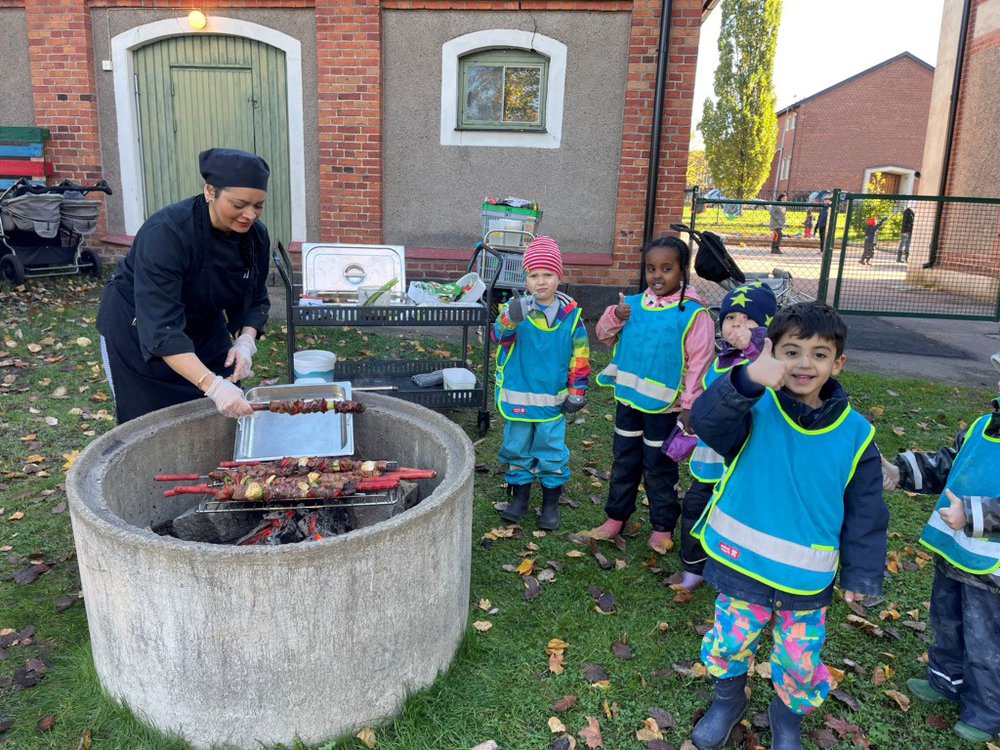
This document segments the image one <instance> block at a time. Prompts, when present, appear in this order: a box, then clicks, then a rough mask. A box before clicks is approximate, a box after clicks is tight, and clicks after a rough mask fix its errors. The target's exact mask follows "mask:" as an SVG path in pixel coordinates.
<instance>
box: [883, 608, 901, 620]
mask: <svg viewBox="0 0 1000 750" xmlns="http://www.w3.org/2000/svg"><path fill="white" fill-rule="evenodd" d="M902 618H903V616H902V615H901V614H900V613H899V612H897V611H896V610H894V609H883V610H882V613H881V614H880V615H879V616H878V619H880V620H892V621H893V622H896V621H897V620H901V619H902Z"/></svg>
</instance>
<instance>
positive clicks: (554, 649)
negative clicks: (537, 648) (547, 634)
mask: <svg viewBox="0 0 1000 750" xmlns="http://www.w3.org/2000/svg"><path fill="white" fill-rule="evenodd" d="M568 648H569V644H568V643H566V641H564V640H563V639H562V638H553V639H552V640H551V641H549V645H548V646H546V647H545V653H547V654H554V653H562V652H563V651H565V650H566V649H568Z"/></svg>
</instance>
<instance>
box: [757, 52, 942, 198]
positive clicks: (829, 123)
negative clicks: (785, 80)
mask: <svg viewBox="0 0 1000 750" xmlns="http://www.w3.org/2000/svg"><path fill="white" fill-rule="evenodd" d="M933 81H934V72H933V70H930V69H928V68H927V66H925V65H921V64H920V63H919V62H917V61H915V60H913V59H911V58H909V57H901V58H899V59H896V60H893V61H892V62H890V63H889V64H887V65H883V66H881V67H877V68H875V69H874V70H871V71H870V72H867V73H864V74H861V75H859V76H858V77H856V78H854V79H853V80H848V81H847V82H845V83H843V84H840V85H838V86H836V87H833V88H832V89H830V90H828V91H826V92H825V93H821V94H819V95H817V96H816V97H815V98H809V99H807V100H803V101H802V102H801V104H800V105H799V107H798V108H797V110H796V111H797V112H798V117H797V119H796V123H795V129H794V130H789V131H787V133H784V137H785V141H784V143H785V155H786V156H788V155H790V156H791V157H792V162H791V171H790V174H789V178H790V179H789V180H779V181H778V192H787V193H790V194H792V195H794V194H796V193H798V192H803V191H811V190H823V189H830V188H836V187H839V188H843V189H844V190H848V191H851V192H861V190H862V188H863V187H864V185H863V182H864V176H865V170H866V169H870V168H874V167H882V166H895V167H903V168H906V169H913V170H916V171H920V165H921V161H922V160H923V154H924V137H925V135H926V132H927V117H928V113H929V111H930V101H931V86H932V84H933ZM778 127H779V129H778V141H777V145H776V148H777V149H780V148H781V143H782V133H783V128H784V116H779V117H778ZM777 169H778V154H777V153H776V154H775V159H774V162H773V164H772V166H771V173H770V175H769V176H768V179H767V182H765V183H764V189H763V190H762V191H761V193H762V195H766V196H767V197H770V195H771V189H772V187H773V186H774V178H775V173H776V170H777Z"/></svg>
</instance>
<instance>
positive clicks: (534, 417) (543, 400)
mask: <svg viewBox="0 0 1000 750" xmlns="http://www.w3.org/2000/svg"><path fill="white" fill-rule="evenodd" d="M580 313H581V310H580V308H579V307H577V308H574V309H573V310H572V311H571V312H570V313H569V315H567V316H566V317H565V318H563V319H562V320H560V321H558V322H557V323H556V326H555V327H554V328H549V327H548V325H547V323H546V322H545V319H544V318H540V317H536V316H530V317H529V318H528V319H527V320H525V321H524V322H522V323H521V324H520V325H519V326H518V327H517V338H516V339H515V341H514V343H513V344H511V346H509V347H499V348H498V349H497V370H496V385H495V388H494V392H493V393H494V399H495V401H496V405H497V411H498V412H500V414H501V415H503V417H504V419H507V420H509V421H513V422H552V421H555V420H557V419H562V416H563V415H562V412H561V411H560V407H561V406H562V403H563V402H564V401H565V400H566V396H567V392H568V387H567V386H568V383H567V381H568V380H569V367H570V361H571V360H572V358H573V330H574V329H575V328H576V324H577V322H578V321H579V319H580Z"/></svg>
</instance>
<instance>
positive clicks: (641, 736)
mask: <svg viewBox="0 0 1000 750" xmlns="http://www.w3.org/2000/svg"><path fill="white" fill-rule="evenodd" d="M635 738H636V739H637V740H639V742H651V741H652V740H662V739H663V732H661V731H660V727H659V725H657V723H656V719H653V718H648V719H646V720H645V721H644V722H642V729H640V730H639V731H638V732H636V733H635Z"/></svg>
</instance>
